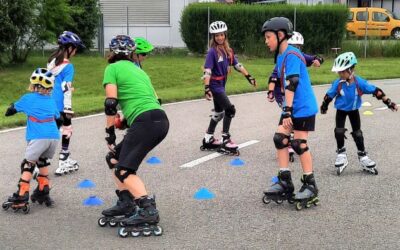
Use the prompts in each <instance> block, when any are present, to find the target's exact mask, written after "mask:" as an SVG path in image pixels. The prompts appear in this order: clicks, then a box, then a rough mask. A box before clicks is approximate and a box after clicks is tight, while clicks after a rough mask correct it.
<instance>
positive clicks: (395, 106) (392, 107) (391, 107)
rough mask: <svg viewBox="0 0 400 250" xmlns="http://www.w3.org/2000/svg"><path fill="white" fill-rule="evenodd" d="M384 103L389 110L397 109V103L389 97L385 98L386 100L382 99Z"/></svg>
mask: <svg viewBox="0 0 400 250" xmlns="http://www.w3.org/2000/svg"><path fill="white" fill-rule="evenodd" d="M383 103H384V104H386V106H387V107H388V108H389V109H390V110H391V111H397V104H396V103H394V102H392V100H390V98H388V99H386V101H383Z"/></svg>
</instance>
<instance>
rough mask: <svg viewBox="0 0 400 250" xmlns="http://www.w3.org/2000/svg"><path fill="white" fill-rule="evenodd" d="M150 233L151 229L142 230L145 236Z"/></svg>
mask: <svg viewBox="0 0 400 250" xmlns="http://www.w3.org/2000/svg"><path fill="white" fill-rule="evenodd" d="M150 235H151V231H150V230H148V229H147V230H144V231H143V236H145V237H149V236H150Z"/></svg>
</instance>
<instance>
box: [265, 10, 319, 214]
mask: <svg viewBox="0 0 400 250" xmlns="http://www.w3.org/2000/svg"><path fill="white" fill-rule="evenodd" d="M261 32H262V33H263V35H264V37H265V44H266V45H267V46H268V47H269V49H270V50H271V51H273V52H275V62H276V65H277V69H278V79H279V80H280V84H281V86H283V87H284V89H285V100H284V102H283V104H282V105H283V108H282V110H283V112H282V115H281V118H280V121H279V126H278V130H277V132H276V133H275V135H274V144H275V147H276V149H277V152H278V153H277V154H278V164H279V173H278V181H277V182H276V183H274V184H273V185H272V186H271V187H270V188H269V189H268V190H267V191H265V192H264V194H265V196H264V199H263V201H264V202H265V203H269V202H270V201H271V200H274V201H275V202H276V203H279V204H280V203H281V202H282V201H283V200H288V202H289V203H293V202H294V201H296V202H297V203H296V208H297V209H302V207H304V206H305V207H309V206H310V205H311V204H317V203H318V201H319V198H318V188H317V185H316V182H315V178H314V174H313V165H312V157H311V153H310V152H309V148H308V145H307V138H308V134H309V132H311V131H314V129H315V115H316V113H317V112H318V106H317V101H316V98H315V95H314V91H313V89H312V88H311V82H310V78H309V76H308V72H307V65H306V62H305V59H304V56H303V55H302V53H301V52H300V50H298V49H297V48H295V47H293V46H291V45H288V39H289V38H290V37H291V36H292V35H293V24H292V23H291V22H290V20H289V19H287V18H285V17H274V18H271V19H269V20H268V21H266V22H265V23H264V25H263V27H262V29H261ZM291 131H293V132H294V139H293V140H292V141H291V142H290V133H291ZM289 143H290V144H291V146H292V148H293V150H294V151H295V152H296V153H297V154H298V155H299V157H300V161H301V165H302V169H303V176H302V178H301V181H302V183H303V185H302V187H301V188H300V190H299V192H297V193H296V195H294V194H293V193H294V185H293V182H292V177H291V172H290V170H289V152H288V146H289Z"/></svg>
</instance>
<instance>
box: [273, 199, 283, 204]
mask: <svg viewBox="0 0 400 250" xmlns="http://www.w3.org/2000/svg"><path fill="white" fill-rule="evenodd" d="M275 203H276V204H279V205H280V204H282V203H283V200H276V201H275Z"/></svg>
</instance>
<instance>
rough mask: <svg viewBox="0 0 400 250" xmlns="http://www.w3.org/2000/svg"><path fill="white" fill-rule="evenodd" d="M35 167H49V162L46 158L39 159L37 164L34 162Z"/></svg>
mask: <svg viewBox="0 0 400 250" xmlns="http://www.w3.org/2000/svg"><path fill="white" fill-rule="evenodd" d="M36 166H37V167H38V168H44V167H48V166H50V161H49V159H48V158H39V160H38V162H36Z"/></svg>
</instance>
